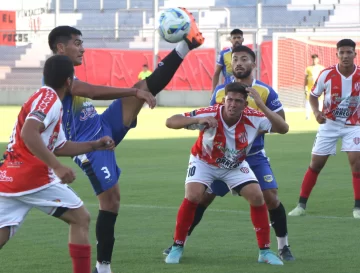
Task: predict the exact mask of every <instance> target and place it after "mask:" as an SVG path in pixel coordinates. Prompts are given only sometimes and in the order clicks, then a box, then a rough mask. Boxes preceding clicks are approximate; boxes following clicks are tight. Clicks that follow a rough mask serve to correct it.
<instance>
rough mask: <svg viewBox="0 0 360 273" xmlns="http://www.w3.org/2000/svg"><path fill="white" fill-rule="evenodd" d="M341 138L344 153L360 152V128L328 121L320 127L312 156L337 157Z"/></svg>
mask: <svg viewBox="0 0 360 273" xmlns="http://www.w3.org/2000/svg"><path fill="white" fill-rule="evenodd" d="M339 138H341V140H342V145H341V151H342V152H360V126H349V125H347V126H346V125H345V124H342V123H339V122H335V121H333V120H329V119H327V120H326V123H324V124H321V125H320V127H319V130H318V132H317V134H316V137H315V142H314V146H313V149H312V154H314V155H335V154H336V143H337V141H338V140H339Z"/></svg>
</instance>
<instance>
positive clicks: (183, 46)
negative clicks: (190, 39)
mask: <svg viewBox="0 0 360 273" xmlns="http://www.w3.org/2000/svg"><path fill="white" fill-rule="evenodd" d="M175 50H176V52H177V54H178V55H179V57H180V58H181V59H184V58H185V56H186V54H188V53H189V52H190V49H189V47H188V45H187V43H186V42H185V41H184V40H182V41H181V42H179V43H177V45H176V47H175Z"/></svg>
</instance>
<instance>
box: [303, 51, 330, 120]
mask: <svg viewBox="0 0 360 273" xmlns="http://www.w3.org/2000/svg"><path fill="white" fill-rule="evenodd" d="M311 58H312V65H309V66H308V67H307V68H306V70H305V81H304V90H305V100H306V102H305V112H306V119H310V112H311V106H310V102H309V98H310V90H311V88H312V87H313V85H314V83H315V80H316V79H317V77H318V76H319V74H320V72H321V71H322V70H323V69H324V68H325V67H324V66H322V65H321V64H320V61H319V56H318V55H317V54H313V55H311Z"/></svg>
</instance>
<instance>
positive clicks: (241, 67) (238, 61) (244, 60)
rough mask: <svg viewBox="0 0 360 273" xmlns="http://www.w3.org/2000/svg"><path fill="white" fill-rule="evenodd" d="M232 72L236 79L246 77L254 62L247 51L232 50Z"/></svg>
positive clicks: (253, 66)
mask: <svg viewBox="0 0 360 273" xmlns="http://www.w3.org/2000/svg"><path fill="white" fill-rule="evenodd" d="M231 65H232V72H233V75H234V76H235V78H237V79H246V78H247V77H249V76H250V75H251V72H252V70H253V69H254V68H255V63H254V61H253V59H252V57H251V56H250V54H249V53H247V52H234V53H233V54H232V60H231Z"/></svg>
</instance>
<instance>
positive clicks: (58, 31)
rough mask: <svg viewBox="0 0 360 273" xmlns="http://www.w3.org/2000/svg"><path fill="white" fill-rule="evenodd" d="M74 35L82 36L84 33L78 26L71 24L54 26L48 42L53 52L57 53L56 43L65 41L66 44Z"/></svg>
mask: <svg viewBox="0 0 360 273" xmlns="http://www.w3.org/2000/svg"><path fill="white" fill-rule="evenodd" d="M72 35H80V36H82V33H81V31H80V30H78V29H77V28H74V27H70V26H58V27H56V28H54V29H53V30H52V31H51V32H50V33H49V37H48V43H49V47H50V49H51V51H52V52H53V53H56V51H57V48H56V45H57V44H58V43H64V44H66V43H68V42H69V41H70V40H71V39H72Z"/></svg>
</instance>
